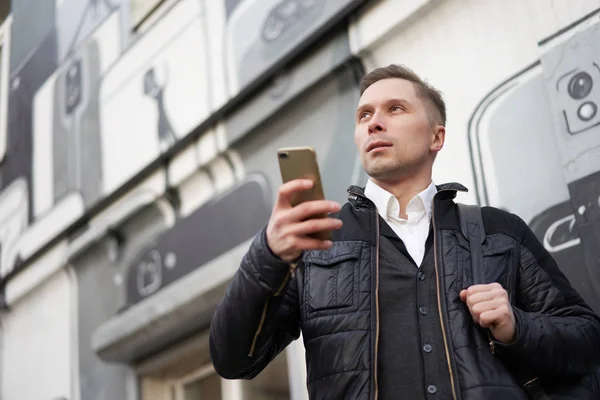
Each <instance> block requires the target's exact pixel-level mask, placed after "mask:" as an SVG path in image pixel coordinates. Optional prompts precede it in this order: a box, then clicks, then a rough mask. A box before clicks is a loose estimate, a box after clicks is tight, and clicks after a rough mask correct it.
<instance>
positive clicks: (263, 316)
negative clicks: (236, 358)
mask: <svg viewBox="0 0 600 400" xmlns="http://www.w3.org/2000/svg"><path fill="white" fill-rule="evenodd" d="M294 269H295V265H292V267H291V268H290V272H289V273H288V274H287V275H286V277H285V279H284V280H283V282H282V283H281V286H279V288H278V289H277V291H276V292H275V293H274V294H273V295H272V296H271V297H269V298H268V299H267V301H265V305H264V307H263V310H262V314H261V315H260V322H259V323H258V328H256V332H255V333H254V338H253V339H252V345H250V351H249V352H248V357H252V356H253V355H254V351H255V350H256V342H257V341H258V336H259V335H260V332H261V331H262V329H263V326H264V324H265V320H266V319H267V311H268V309H269V303H270V302H271V299H272V298H273V297H277V296H280V295H281V293H282V292H283V289H284V288H285V286H286V285H287V283H288V281H289V280H290V277H291V276H292V272H293V270H294Z"/></svg>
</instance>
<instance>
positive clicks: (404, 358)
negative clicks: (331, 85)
mask: <svg viewBox="0 0 600 400" xmlns="http://www.w3.org/2000/svg"><path fill="white" fill-rule="evenodd" d="M445 123H446V110H445V105H444V101H443V100H442V96H441V94H440V93H439V92H438V91H437V90H436V89H434V88H433V87H431V86H429V85H428V84H427V83H425V82H423V81H422V80H421V79H420V78H419V77H418V76H417V75H416V74H414V73H413V72H412V71H410V70H409V69H407V68H405V67H402V66H397V65H390V66H388V67H384V68H379V69H376V70H374V71H373V72H371V73H369V74H367V75H366V76H365V77H364V78H363V79H362V82H361V97H360V101H359V104H358V109H357V111H356V130H355V134H354V139H355V143H356V146H357V149H358V152H359V154H360V158H361V162H362V165H363V167H364V169H365V171H366V172H367V174H368V175H369V176H370V179H369V181H368V182H367V185H366V187H365V189H364V191H363V190H362V189H361V188H358V187H354V186H353V187H350V189H349V190H348V192H349V194H350V197H349V202H348V203H346V204H345V205H344V206H343V207H341V209H340V206H339V205H338V204H335V203H332V202H330V201H326V200H324V201H312V202H307V203H304V204H301V205H298V206H296V207H291V206H290V203H289V199H290V196H292V195H293V194H294V193H297V192H299V191H302V190H306V189H308V188H310V186H311V182H310V181H304V180H297V181H293V182H289V183H286V184H284V185H282V186H281V187H280V188H279V193H278V196H277V200H276V204H275V206H274V208H273V213H272V216H271V219H270V221H269V224H268V226H267V227H266V229H265V230H264V231H262V232H261V233H260V234H259V235H258V236H257V237H256V239H255V240H254V242H253V244H252V245H251V248H250V250H249V251H248V253H247V254H246V255H245V257H244V259H243V260H242V263H241V266H240V269H239V271H238V272H237V273H236V274H235V276H234V278H233V281H232V282H231V285H230V287H229V288H228V290H227V293H226V295H225V298H224V299H223V301H222V303H221V305H220V306H219V308H218V309H217V311H216V313H215V315H214V317H213V321H212V325H211V332H210V349H211V357H212V360H213V363H214V366H215V368H216V370H217V372H218V373H219V374H220V375H221V376H223V377H225V378H229V379H239V378H243V379H251V378H253V377H254V376H256V375H257V374H258V373H260V371H261V370H262V369H263V368H264V367H265V366H266V365H267V364H268V363H269V362H270V361H271V360H272V359H273V358H274V357H275V356H276V355H277V354H278V353H279V352H281V351H282V350H283V349H284V348H285V347H286V346H287V345H288V344H289V343H290V342H291V341H292V340H295V339H297V338H298V337H299V334H300V331H302V332H303V338H304V344H305V347H306V361H307V381H308V382H307V384H308V391H309V394H310V398H311V399H378V398H379V399H384V400H387V399H436V398H439V399H464V400H471V399H472V400H481V399H487V400H495V399H498V400H507V399H526V395H525V393H524V391H523V389H522V388H521V386H520V385H519V383H518V382H517V380H516V379H515V378H514V377H513V375H511V372H510V368H512V366H519V367H520V368H526V369H527V370H528V371H529V372H530V373H531V374H533V375H534V376H537V377H540V379H542V382H546V381H551V380H552V379H553V378H554V377H568V376H579V375H584V374H586V373H588V372H589V371H591V370H592V369H593V368H594V366H596V365H597V364H599V363H600V339H599V338H600V319H599V318H598V316H596V315H595V314H594V313H593V312H592V311H591V309H590V308H589V307H588V306H587V305H586V304H585V303H584V301H583V300H582V299H581V297H580V296H579V295H578V294H577V293H576V292H575V290H574V289H573V288H572V287H571V286H570V284H569V282H568V281H567V279H566V278H565V276H564V275H563V274H562V273H561V272H560V271H559V269H558V267H557V265H556V263H555V262H554V260H553V259H552V257H551V256H550V255H549V253H548V252H547V251H546V250H545V249H544V247H543V246H542V245H541V244H540V243H539V242H538V240H537V239H536V237H535V236H534V235H533V233H532V232H531V231H530V230H529V228H528V227H527V225H526V224H525V223H524V222H523V221H522V220H521V219H520V218H518V217H517V216H515V215H513V214H509V213H507V212H504V211H501V210H498V209H496V208H492V207H484V208H483V209H482V214H483V221H484V225H485V229H486V234H487V237H486V240H485V242H484V245H483V252H484V270H485V277H486V280H487V281H488V282H492V283H490V284H485V285H473V284H472V273H471V269H470V252H469V243H468V241H467V239H466V238H465V237H464V236H463V235H462V234H461V229H460V222H459V219H458V214H457V206H456V204H455V203H454V202H453V198H454V197H455V196H456V192H457V191H463V190H466V189H465V188H464V187H463V186H461V185H459V184H455V183H453V184H445V185H441V186H435V185H434V184H433V182H432V178H431V175H432V165H433V162H434V159H435V156H436V154H437V153H438V152H439V151H440V150H441V149H442V147H443V145H444V139H445V133H446V132H445V128H444V125H445ZM334 212H335V213H337V214H336V215H334V216H335V218H334V216H331V217H328V218H319V219H308V220H307V218H308V217H310V216H313V215H318V214H323V213H334ZM321 230H334V235H333V240H332V241H331V242H330V241H320V240H317V239H313V238H310V237H309V236H308V235H309V234H311V233H314V232H317V231H321Z"/></svg>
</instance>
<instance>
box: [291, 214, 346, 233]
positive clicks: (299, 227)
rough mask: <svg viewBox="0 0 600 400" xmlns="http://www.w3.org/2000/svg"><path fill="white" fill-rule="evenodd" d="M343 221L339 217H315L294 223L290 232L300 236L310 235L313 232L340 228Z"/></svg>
mask: <svg viewBox="0 0 600 400" xmlns="http://www.w3.org/2000/svg"><path fill="white" fill-rule="evenodd" d="M341 227H342V221H341V220H339V219H337V218H315V219H310V220H308V221H303V222H299V223H297V224H294V225H292V226H291V227H290V228H289V229H290V231H289V232H290V233H291V234H293V235H298V236H305V235H310V234H311V233H315V232H321V231H329V230H334V229H340V228H341Z"/></svg>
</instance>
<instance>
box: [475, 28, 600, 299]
mask: <svg viewBox="0 0 600 400" xmlns="http://www.w3.org/2000/svg"><path fill="white" fill-rule="evenodd" d="M598 43H600V24H596V25H594V26H592V27H590V28H588V29H586V30H584V31H582V32H577V33H575V34H574V36H573V37H572V38H571V39H570V40H568V41H566V42H564V43H561V44H557V45H554V46H550V49H549V50H548V51H547V52H546V53H545V54H544V56H543V57H542V58H541V61H540V62H538V63H536V64H534V65H532V66H531V67H529V68H527V69H526V70H524V71H522V72H520V73H519V74H517V75H516V76H514V77H513V78H511V79H509V80H508V81H506V82H504V83H503V84H501V85H500V86H499V87H498V88H496V89H495V90H494V91H493V92H492V93H490V94H489V95H488V96H486V98H485V99H484V100H483V101H482V102H481V104H480V106H479V107H478V108H477V110H476V111H475V112H474V115H473V118H472V120H471V123H470V129H469V139H470V143H471V151H472V156H473V159H474V167H475V168H474V169H475V174H476V177H475V178H476V182H477V193H478V195H479V198H480V201H481V203H482V204H490V205H493V206H500V207H503V208H506V209H508V210H509V211H511V212H515V213H517V214H518V215H519V216H521V217H522V218H523V219H524V220H525V221H526V222H527V223H528V224H529V225H530V227H531V228H532V230H533V231H534V233H535V234H536V236H537V237H538V239H539V240H540V241H541V242H542V243H543V245H544V247H545V248H546V249H547V250H548V251H549V252H550V253H551V254H552V255H553V257H554V258H555V259H556V260H557V263H558V264H559V267H560V268H561V270H562V271H563V272H564V273H565V275H566V276H567V277H568V278H569V280H570V281H571V283H572V284H573V285H574V287H575V288H576V289H577V290H578V291H579V292H580V293H581V294H582V296H583V297H584V298H585V299H586V300H587V301H588V302H589V304H590V305H591V306H592V307H593V308H594V309H595V310H596V311H599V310H600V265H599V263H600V261H599V260H600V251H599V249H598V245H597V244H598V243H599V241H600V157H599V155H600V141H599V140H598V137H599V135H600V116H598V115H597V111H596V110H597V104H598V103H600V90H598V89H597V88H596V86H597V85H595V84H596V83H597V82H600V70H599V69H598V68H597V66H598V63H599V62H600V47H599V46H598ZM515 182H519V184H518V185H515Z"/></svg>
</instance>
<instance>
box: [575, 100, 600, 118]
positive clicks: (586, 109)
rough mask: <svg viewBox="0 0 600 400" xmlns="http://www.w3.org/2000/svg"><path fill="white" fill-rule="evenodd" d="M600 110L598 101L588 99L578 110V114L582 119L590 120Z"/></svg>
mask: <svg viewBox="0 0 600 400" xmlns="http://www.w3.org/2000/svg"><path fill="white" fill-rule="evenodd" d="M597 112H598V106H597V105H596V103H592V102H591V101H586V102H585V103H583V104H582V105H581V106H579V109H578V110H577V116H578V117H579V118H580V119H581V120H582V121H590V120H591V119H592V118H594V117H595V116H596V113H597Z"/></svg>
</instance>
